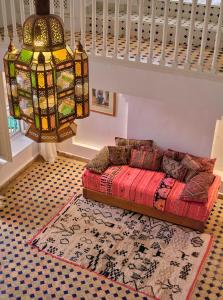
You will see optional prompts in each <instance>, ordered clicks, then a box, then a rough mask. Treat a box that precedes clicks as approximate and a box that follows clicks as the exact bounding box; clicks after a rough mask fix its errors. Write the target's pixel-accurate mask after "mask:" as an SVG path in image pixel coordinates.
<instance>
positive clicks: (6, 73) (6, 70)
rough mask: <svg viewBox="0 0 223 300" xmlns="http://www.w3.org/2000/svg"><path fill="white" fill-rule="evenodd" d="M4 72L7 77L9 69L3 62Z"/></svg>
mask: <svg viewBox="0 0 223 300" xmlns="http://www.w3.org/2000/svg"><path fill="white" fill-rule="evenodd" d="M4 70H5V75H6V76H8V75H9V67H8V63H7V62H6V61H4Z"/></svg>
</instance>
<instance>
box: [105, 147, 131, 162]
mask: <svg viewBox="0 0 223 300" xmlns="http://www.w3.org/2000/svg"><path fill="white" fill-rule="evenodd" d="M108 151H109V161H110V163H111V164H112V165H127V164H128V157H129V149H128V147H123V146H108Z"/></svg>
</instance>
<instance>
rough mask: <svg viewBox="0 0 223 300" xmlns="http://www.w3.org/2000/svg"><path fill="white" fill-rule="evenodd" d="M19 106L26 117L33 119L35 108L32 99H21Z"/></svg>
mask: <svg viewBox="0 0 223 300" xmlns="http://www.w3.org/2000/svg"><path fill="white" fill-rule="evenodd" d="M19 106H20V109H21V110H22V112H23V114H24V115H26V116H28V117H30V118H32V117H33V106H32V101H31V100H30V99H27V98H23V97H21V98H20V101H19Z"/></svg>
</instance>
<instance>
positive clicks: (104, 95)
mask: <svg viewBox="0 0 223 300" xmlns="http://www.w3.org/2000/svg"><path fill="white" fill-rule="evenodd" d="M91 111H93V112H98V113H101V114H105V115H109V116H115V113H116V94H115V93H111V92H108V91H102V90H97V89H92V94H91Z"/></svg>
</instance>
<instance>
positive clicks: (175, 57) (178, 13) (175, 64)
mask: <svg viewBox="0 0 223 300" xmlns="http://www.w3.org/2000/svg"><path fill="white" fill-rule="evenodd" d="M182 7H183V0H179V3H178V12H177V23H176V33H175V49H174V58H173V60H174V61H173V66H175V67H176V66H177V65H178V50H179V39H180V31H181V19H182Z"/></svg>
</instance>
